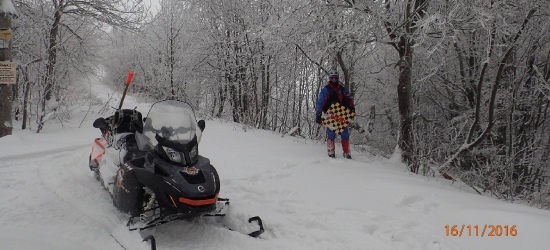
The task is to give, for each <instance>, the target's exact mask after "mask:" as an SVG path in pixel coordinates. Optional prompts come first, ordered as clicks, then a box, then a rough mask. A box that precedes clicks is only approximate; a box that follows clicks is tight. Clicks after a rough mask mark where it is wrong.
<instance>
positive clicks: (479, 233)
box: [445, 224, 518, 237]
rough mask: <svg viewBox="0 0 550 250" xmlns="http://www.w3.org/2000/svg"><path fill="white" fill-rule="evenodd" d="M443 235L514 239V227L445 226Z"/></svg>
mask: <svg viewBox="0 0 550 250" xmlns="http://www.w3.org/2000/svg"><path fill="white" fill-rule="evenodd" d="M445 235H446V236H452V237H503V236H504V237H515V236H517V235H518V228H517V226H516V225H492V224H484V225H466V224H462V225H445Z"/></svg>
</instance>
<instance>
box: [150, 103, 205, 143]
mask: <svg viewBox="0 0 550 250" xmlns="http://www.w3.org/2000/svg"><path fill="white" fill-rule="evenodd" d="M197 127H198V125H197V120H196V118H195V113H194V112H193V109H192V108H191V106H190V105H189V104H187V103H184V102H181V101H175V100H167V101H160V102H157V103H154V104H153V105H152V106H151V109H150V110H149V113H148V114H147V118H146V119H145V124H144V125H143V135H145V136H147V138H148V139H149V143H151V144H152V145H151V146H156V145H157V143H158V141H157V140H156V139H155V136H156V135H159V136H160V137H162V138H163V139H166V140H168V141H172V142H176V143H180V144H187V143H189V142H190V141H192V140H193V139H194V138H195V136H197V140H200V137H201V131H200V129H197Z"/></svg>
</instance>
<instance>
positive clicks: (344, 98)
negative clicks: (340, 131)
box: [316, 83, 355, 114]
mask: <svg viewBox="0 0 550 250" xmlns="http://www.w3.org/2000/svg"><path fill="white" fill-rule="evenodd" d="M335 102H337V103H340V104H341V105H342V106H344V107H347V108H351V107H355V104H354V103H353V100H352V99H351V96H350V94H349V91H348V90H347V89H346V88H345V87H344V86H342V85H341V84H339V83H329V84H327V86H325V87H324V88H323V89H322V90H321V93H320V94H319V99H318V100H317V107H316V113H317V114H320V113H321V112H326V111H327V110H328V109H329V108H330V105H331V104H333V103H335Z"/></svg>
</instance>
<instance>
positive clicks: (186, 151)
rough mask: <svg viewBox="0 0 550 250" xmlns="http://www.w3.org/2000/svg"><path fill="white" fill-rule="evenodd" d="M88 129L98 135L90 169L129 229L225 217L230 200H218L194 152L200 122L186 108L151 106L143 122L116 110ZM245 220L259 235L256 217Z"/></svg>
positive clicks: (211, 171)
mask: <svg viewBox="0 0 550 250" xmlns="http://www.w3.org/2000/svg"><path fill="white" fill-rule="evenodd" d="M93 126H94V127H95V128H99V129H100V131H101V133H102V136H101V137H100V138H96V139H95V141H94V144H93V146H92V152H91V154H90V157H89V167H90V170H91V171H93V172H94V175H95V178H96V179H97V180H98V181H100V182H101V184H102V186H103V187H104V188H105V189H107V190H108V192H109V193H110V194H111V196H112V200H113V204H114V206H115V207H116V208H117V209H118V210H120V211H121V212H123V213H125V214H128V215H129V219H128V223H127V226H128V228H129V230H143V229H147V228H151V227H155V226H158V225H161V224H164V223H168V222H171V221H174V220H180V219H189V218H194V217H199V216H224V215H225V213H224V209H225V208H226V207H227V206H228V205H229V200H228V199H224V198H220V197H219V192H220V179H219V175H218V173H217V171H216V169H215V168H214V166H212V164H211V163H210V160H209V159H208V158H206V157H203V156H202V155H200V154H199V148H198V146H199V142H200V139H201V136H202V132H203V130H204V128H205V121H204V120H200V121H198V122H197V121H196V118H195V114H194V112H193V109H192V107H191V106H190V105H189V104H187V103H184V102H181V101H176V100H165V101H160V102H156V103H154V104H153V105H152V106H151V108H150V109H149V111H148V114H147V116H146V117H145V118H143V117H142V114H141V112H139V111H137V110H136V109H117V110H116V111H115V113H114V115H112V116H110V117H107V118H98V119H96V120H95V121H94V123H93ZM248 222H249V223H251V222H257V223H258V226H259V227H260V229H259V230H257V231H255V232H252V233H250V234H249V235H250V236H253V237H257V236H259V235H260V234H262V233H263V232H264V228H263V223H262V220H261V219H260V218H259V217H252V218H250V219H249V221H248ZM152 242H153V244H154V240H153V241H152Z"/></svg>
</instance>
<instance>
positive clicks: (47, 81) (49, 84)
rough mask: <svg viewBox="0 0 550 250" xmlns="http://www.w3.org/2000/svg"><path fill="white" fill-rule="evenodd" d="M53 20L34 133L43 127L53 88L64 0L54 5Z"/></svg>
mask: <svg viewBox="0 0 550 250" xmlns="http://www.w3.org/2000/svg"><path fill="white" fill-rule="evenodd" d="M55 7H56V10H55V13H54V20H53V23H52V26H51V29H50V40H49V45H48V62H47V64H46V75H45V76H44V85H45V88H44V97H43V98H42V112H41V113H40V121H39V123H38V129H37V130H36V133H40V130H42V128H43V127H44V122H45V121H44V118H45V117H46V103H47V102H48V101H49V100H51V99H52V92H53V90H54V70H55V64H56V63H57V35H58V34H59V24H60V23H61V18H62V17H63V12H64V8H65V0H60V1H59V3H58V5H57V6H55Z"/></svg>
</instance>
